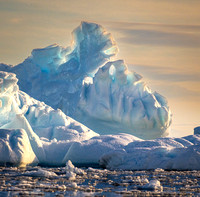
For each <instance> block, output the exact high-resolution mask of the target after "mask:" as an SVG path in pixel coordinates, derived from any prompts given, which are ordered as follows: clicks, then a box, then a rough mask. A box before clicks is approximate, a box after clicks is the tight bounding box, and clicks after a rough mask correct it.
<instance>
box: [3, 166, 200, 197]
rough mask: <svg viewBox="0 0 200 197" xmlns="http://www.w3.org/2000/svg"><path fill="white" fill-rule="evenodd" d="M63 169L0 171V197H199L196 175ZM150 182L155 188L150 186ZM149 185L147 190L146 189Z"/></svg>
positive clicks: (185, 172)
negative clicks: (70, 174) (69, 173)
mask: <svg viewBox="0 0 200 197" xmlns="http://www.w3.org/2000/svg"><path fill="white" fill-rule="evenodd" d="M81 169H82V170H83V172H84V173H82V174H76V177H75V178H70V179H69V177H67V176H66V170H65V167H61V168H43V167H27V168H23V169H22V168H16V167H1V168H0V196H49V197H51V196H199V195H200V171H165V170H163V169H156V170H152V171H151V170H149V171H120V170H117V171H115V170H114V171H112V170H106V169H98V168H91V167H90V168H81ZM152 180H154V182H156V183H157V184H156V185H151V184H148V183H151V182H152ZM149 185H150V186H149Z"/></svg>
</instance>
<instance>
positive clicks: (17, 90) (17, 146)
mask: <svg viewBox="0 0 200 197" xmlns="http://www.w3.org/2000/svg"><path fill="white" fill-rule="evenodd" d="M72 37H73V40H72V44H71V46H69V47H61V46H58V45H55V44H54V45H50V46H48V47H46V48H42V49H34V50H33V51H32V53H31V55H30V56H29V57H28V58H27V59H26V60H25V61H24V62H22V63H21V64H18V65H16V66H12V65H6V64H0V164H1V165H15V166H26V165H38V164H39V165H45V166H64V165H65V164H66V162H68V161H69V160H71V161H72V163H73V164H78V165H82V166H90V165H98V166H103V167H105V168H108V169H126V170H140V169H156V168H163V169H180V170H189V169H190V170H192V169H196V170H197V169H200V152H199V151H200V135H198V133H199V131H198V129H197V130H196V133H195V135H191V136H186V137H182V138H170V137H167V136H168V134H169V130H170V125H171V121H172V114H171V111H170V109H169V106H168V103H167V100H166V99H165V98H164V97H163V96H162V95H160V94H159V93H157V92H152V91H151V89H150V88H149V87H148V86H147V85H146V84H145V83H144V81H143V80H142V77H141V75H139V74H137V73H135V72H130V71H129V70H128V67H127V66H126V64H125V62H124V61H123V60H118V59H116V57H114V56H115V55H116V54H117V52H118V47H117V44H116V42H115V41H114V39H113V37H112V36H111V34H110V33H108V32H107V31H106V30H105V29H104V28H103V27H102V26H100V25H98V24H95V23H88V22H82V23H81V24H80V26H79V27H77V28H76V29H75V30H74V31H73V33H72Z"/></svg>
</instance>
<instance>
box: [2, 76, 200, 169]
mask: <svg viewBox="0 0 200 197" xmlns="http://www.w3.org/2000/svg"><path fill="white" fill-rule="evenodd" d="M0 101H1V107H0V165H17V166H26V165H36V164H39V165H46V166H47V165H50V166H61V165H62V166H63V165H65V163H66V162H68V161H69V160H71V161H72V162H73V163H75V164H79V165H82V166H91V165H92V166H97V165H99V166H103V167H106V168H110V169H131V170H138V169H156V168H163V169H182V170H188V169H200V167H199V166H200V145H199V144H200V135H193V136H187V137H183V138H157V139H155V140H142V139H139V138H137V137H134V136H133V135H130V134H125V133H121V134H116V135H99V134H97V133H95V132H93V131H92V130H90V129H88V128H87V127H85V126H84V125H82V124H80V123H78V122H76V121H75V120H73V119H71V118H69V117H67V116H66V115H65V114H64V113H63V112H62V111H61V110H54V109H52V108H51V107H49V106H47V105H46V104H44V103H43V102H40V101H37V100H35V99H33V98H31V97H30V96H28V95H27V94H26V93H24V92H22V91H20V90H19V89H18V86H17V79H16V76H15V74H13V73H6V72H0Z"/></svg>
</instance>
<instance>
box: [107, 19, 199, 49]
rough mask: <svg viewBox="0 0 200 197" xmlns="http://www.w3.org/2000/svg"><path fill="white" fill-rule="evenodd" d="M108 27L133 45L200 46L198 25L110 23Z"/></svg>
mask: <svg viewBox="0 0 200 197" xmlns="http://www.w3.org/2000/svg"><path fill="white" fill-rule="evenodd" d="M110 27H111V28H112V29H114V30H115V31H118V32H120V33H121V38H120V39H119V41H120V42H125V43H129V44H135V45H152V46H165V47H166V46H170V47H195V48H196V47H198V48H200V25H170V24H153V23H110Z"/></svg>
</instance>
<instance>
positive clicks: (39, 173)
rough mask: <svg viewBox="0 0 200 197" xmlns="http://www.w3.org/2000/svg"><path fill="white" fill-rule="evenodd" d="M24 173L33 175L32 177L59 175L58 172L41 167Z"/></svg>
mask: <svg viewBox="0 0 200 197" xmlns="http://www.w3.org/2000/svg"><path fill="white" fill-rule="evenodd" d="M23 175H25V176H31V177H47V178H49V177H56V176H57V174H56V173H54V172H50V171H47V170H43V169H41V168H39V169H38V170H34V171H30V172H29V171H28V172H25V173H24V174H23Z"/></svg>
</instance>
